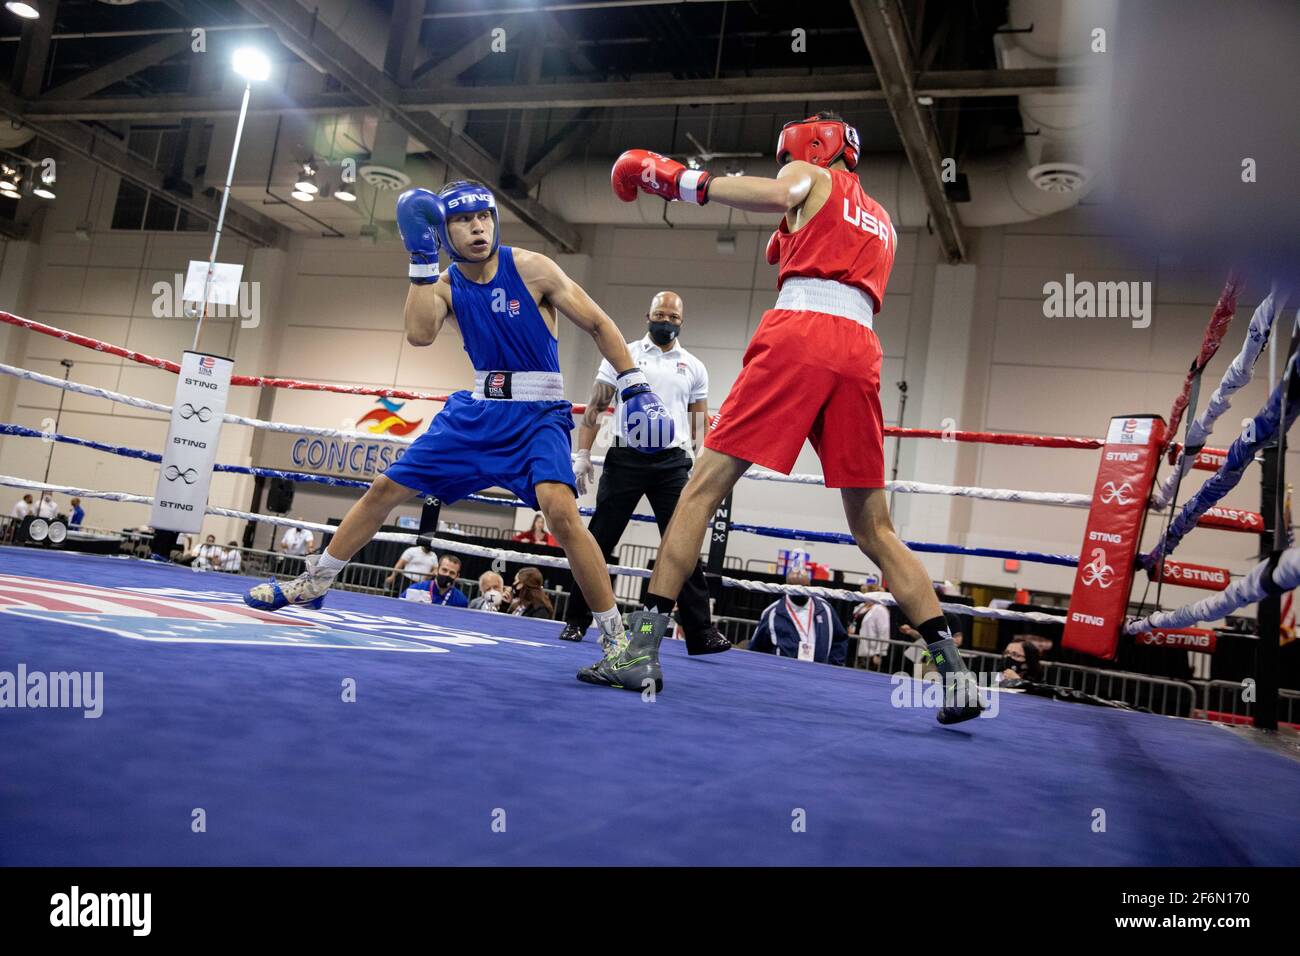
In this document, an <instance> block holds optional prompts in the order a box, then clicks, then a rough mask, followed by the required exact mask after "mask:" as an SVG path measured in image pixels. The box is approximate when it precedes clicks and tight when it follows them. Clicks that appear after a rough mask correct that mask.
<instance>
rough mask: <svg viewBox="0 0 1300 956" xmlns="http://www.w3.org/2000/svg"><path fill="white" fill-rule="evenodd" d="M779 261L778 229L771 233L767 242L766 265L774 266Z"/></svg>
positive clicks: (779, 232) (779, 243)
mask: <svg viewBox="0 0 1300 956" xmlns="http://www.w3.org/2000/svg"><path fill="white" fill-rule="evenodd" d="M780 261H781V230H780V229H778V230H776V232H774V233H772V238H771V239H769V240H767V264H768V265H769V266H774V265H776V264H777V263H778V262H780Z"/></svg>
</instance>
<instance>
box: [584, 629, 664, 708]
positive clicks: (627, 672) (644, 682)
mask: <svg viewBox="0 0 1300 956" xmlns="http://www.w3.org/2000/svg"><path fill="white" fill-rule="evenodd" d="M672 626H673V621H672V618H670V617H669V616H668V615H667V614H656V613H655V612H654V611H647V610H641V611H635V612H633V613H632V614H630V615H628V618H627V633H628V637H627V640H626V642H624V641H618V642H616V643H614V644H612V645H611V646H610V648H609V650H607V651H606V652H605V656H604V657H602V658H601V659H600V660H598V661H597V662H596V663H594V664H592V665H591V666H590V667H584V668H583V669H582V670H580V671H578V680H580V681H582V682H584V683H587V684H600V685H602V686H604V687H618V688H620V689H622V690H635V691H641V690H645V689H647V688H648V687H649V686H650V684H651V683H652V682H653V684H654V689H655V691H656V692H658V691H661V690H663V689H664V673H663V670H662V669H661V668H660V667H659V644H660V642H661V641H663V639H664V635H665V634H667V633H668V631H669V630H670V629H671V628H672Z"/></svg>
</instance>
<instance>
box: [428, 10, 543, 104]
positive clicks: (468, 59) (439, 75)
mask: <svg viewBox="0 0 1300 956" xmlns="http://www.w3.org/2000/svg"><path fill="white" fill-rule="evenodd" d="M531 19H532V18H531V17H528V16H525V15H523V14H516V15H514V16H509V17H502V18H501V22H500V23H494V24H493V25H492V26H493V29H496V28H498V27H499V28H500V29H502V30H505V31H506V43H507V44H509V43H510V37H511V35H512V34H514V33H515V31H516V28H518V27H522V26H523V25H524V24H526V23H528V22H529V21H530V20H531ZM491 53H492V34H491V32H490V31H487V30H484V31H483V32H482V33H480V34H478V35H477V36H475V37H473V38H472V39H470V40H467V41H466V42H465V43H463V44H461V45H460V46H459V47H457V48H456V49H455V50H452V51H451V52H450V53H448V54H447V55H446V56H444V57H442V58H440V59H437V60H429V61H428V62H426V63H423V64H421V65H420V66H419V67H418V68H417V69H416V71H415V81H416V82H415V86H416V87H418V88H419V89H429V88H432V87H441V86H444V85H446V84H449V83H454V82H455V80H456V77H458V76H460V75H461V74H462V73H464V72H465V71H466V70H468V69H469V68H470V67H471V66H473V65H474V64H475V63H478V62H479V61H480V60H484V59H486V58H487V57H488V56H490V55H491Z"/></svg>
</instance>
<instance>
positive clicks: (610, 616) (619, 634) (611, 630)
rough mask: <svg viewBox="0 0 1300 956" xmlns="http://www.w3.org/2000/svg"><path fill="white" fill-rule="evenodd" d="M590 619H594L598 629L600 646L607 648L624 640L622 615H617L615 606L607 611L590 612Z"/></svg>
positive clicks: (616, 606)
mask: <svg viewBox="0 0 1300 956" xmlns="http://www.w3.org/2000/svg"><path fill="white" fill-rule="evenodd" d="M592 617H594V618H595V619H596V624H597V625H598V626H599V627H600V643H601V644H603V645H605V646H606V647H608V646H609V645H610V644H613V643H617V642H618V641H621V640H623V639H624V633H623V615H622V614H620V613H619V611H618V605H617V604H615V605H614V606H613V607H612V608H610V609H609V610H608V611H594V612H592Z"/></svg>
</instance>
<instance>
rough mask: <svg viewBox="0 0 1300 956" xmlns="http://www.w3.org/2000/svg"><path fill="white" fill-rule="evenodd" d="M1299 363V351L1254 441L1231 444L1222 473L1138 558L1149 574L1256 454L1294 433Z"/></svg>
mask: <svg viewBox="0 0 1300 956" xmlns="http://www.w3.org/2000/svg"><path fill="white" fill-rule="evenodd" d="M1298 362H1300V352H1297V353H1296V354H1294V355H1292V356H1291V358H1290V360H1289V361H1288V362H1287V364H1286V370H1285V371H1284V372H1283V374H1282V378H1281V380H1280V381H1279V382H1278V383H1277V385H1276V387H1275V388H1274V389H1273V392H1272V394H1270V395H1269V397H1268V399H1267V400H1266V401H1265V403H1264V407H1263V408H1261V409H1260V411H1259V414H1257V415H1256V416H1255V417H1254V419H1253V420H1252V422H1251V428H1250V429H1248V431H1250V432H1252V433H1253V435H1254V440H1253V441H1246V438H1245V436H1244V435H1243V436H1240V437H1238V438H1237V440H1236V441H1234V442H1233V443H1232V447H1231V448H1229V449H1228V457H1227V458H1226V459H1225V460H1224V462H1223V464H1222V465H1221V466H1220V467H1219V470H1218V471H1217V472H1215V473H1214V474H1213V475H1211V476H1210V477H1209V478H1208V479H1207V480H1206V482H1205V484H1203V485H1201V487H1200V488H1198V489H1197V490H1196V492H1195V494H1193V495H1192V496H1191V497H1190V498H1188V499H1187V501H1186V503H1185V504H1184V505H1183V508H1182V510H1181V511H1180V512H1179V513H1178V515H1177V516H1176V517H1175V518H1174V519H1173V520H1172V521H1170V522H1169V526H1168V527H1167V528H1165V530H1164V533H1163V534H1161V536H1160V540H1159V541H1157V542H1156V545H1155V547H1153V548H1152V549H1151V550H1150V551H1149V552H1147V553H1146V554H1144V555H1142V556H1141V557H1140V558H1139V561H1140V563H1141V564H1142V567H1144V568H1145V569H1146V570H1147V571H1150V570H1151V569H1152V568H1154V567H1156V565H1158V564H1159V563H1160V561H1161V559H1162V558H1163V557H1164V556H1166V555H1169V554H1172V553H1173V551H1174V549H1175V548H1177V547H1178V544H1179V542H1181V541H1182V540H1183V538H1184V537H1185V536H1186V535H1187V533H1188V532H1189V531H1191V530H1192V528H1194V527H1195V526H1196V522H1197V521H1198V520H1199V519H1200V517H1201V516H1202V515H1203V514H1205V512H1206V511H1207V510H1208V509H1209V508H1210V507H1211V506H1212V505H1214V504H1215V503H1217V502H1218V501H1219V500H1220V499H1222V498H1223V496H1224V495H1226V494H1227V493H1228V492H1229V491H1231V490H1232V489H1233V488H1235V487H1236V486H1237V483H1238V482H1239V481H1241V478H1242V476H1243V475H1244V474H1245V473H1246V469H1247V468H1248V467H1250V464H1251V462H1253V461H1254V460H1255V453H1256V452H1258V451H1259V450H1260V449H1261V448H1262V447H1263V446H1264V445H1265V444H1267V443H1268V442H1269V440H1271V439H1272V438H1273V436H1274V435H1276V434H1278V432H1279V431H1282V432H1287V431H1290V430H1291V425H1292V423H1293V422H1294V421H1295V419H1296V414H1297V413H1300V400H1297V399H1298V398H1300V396H1297V395H1294V394H1292V392H1294V391H1295V390H1296V388H1297V386H1298V385H1300V369H1298V368H1297V363H1298ZM1284 403H1285V404H1286V420H1285V421H1279V419H1280V418H1281V417H1282V406H1283V404H1284Z"/></svg>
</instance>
